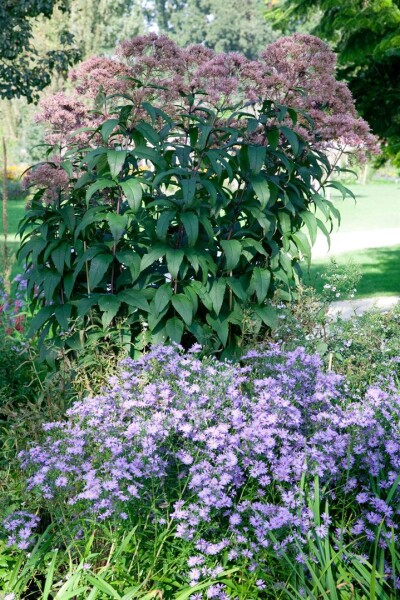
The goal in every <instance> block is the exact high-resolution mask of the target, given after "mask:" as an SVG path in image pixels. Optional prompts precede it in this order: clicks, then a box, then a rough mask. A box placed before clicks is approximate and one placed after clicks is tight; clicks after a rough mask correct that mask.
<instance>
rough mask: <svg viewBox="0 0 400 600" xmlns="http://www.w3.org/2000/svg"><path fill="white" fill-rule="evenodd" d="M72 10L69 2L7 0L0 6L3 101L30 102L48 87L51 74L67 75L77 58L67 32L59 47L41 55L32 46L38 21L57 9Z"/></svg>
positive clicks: (47, 17) (0, 67)
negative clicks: (24, 99) (23, 100)
mask: <svg viewBox="0 0 400 600" xmlns="http://www.w3.org/2000/svg"><path fill="white" fill-rule="evenodd" d="M56 7H57V8H58V9H59V10H60V11H61V12H66V11H68V9H69V5H68V2H67V0H5V1H3V2H2V3H1V4H0V23H1V27H0V56H1V59H0V98H9V99H11V98H19V97H21V96H22V97H25V98H27V100H28V101H29V102H32V101H34V100H35V99H37V97H38V92H39V91H41V90H42V89H43V88H45V87H46V86H47V85H49V83H50V81H51V75H52V73H53V72H54V71H55V70H57V71H58V72H66V71H67V70H68V68H69V66H70V65H71V64H72V63H73V62H74V61H76V59H77V58H78V53H77V48H76V47H75V46H73V38H72V36H71V34H70V33H69V32H68V31H67V30H62V31H60V35H59V47H58V48H56V49H51V50H48V51H44V52H42V51H41V50H40V49H39V48H40V47H39V46H38V45H36V44H34V43H33V28H34V25H35V19H37V18H38V17H41V16H42V17H43V18H45V19H50V18H51V16H52V15H53V11H54V9H55V8H56Z"/></svg>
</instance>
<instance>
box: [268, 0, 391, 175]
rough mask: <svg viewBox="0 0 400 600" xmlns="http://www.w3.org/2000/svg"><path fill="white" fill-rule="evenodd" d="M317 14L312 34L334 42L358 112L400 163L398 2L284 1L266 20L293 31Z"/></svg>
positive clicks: (341, 74) (386, 150)
mask: <svg viewBox="0 0 400 600" xmlns="http://www.w3.org/2000/svg"><path fill="white" fill-rule="evenodd" d="M318 10H320V19H319V21H318V22H317V24H316V26H315V27H314V28H313V29H312V33H314V34H315V35H318V36H319V37H321V38H322V39H325V40H327V41H330V42H331V43H332V44H333V46H334V48H335V50H336V52H337V53H338V55H339V63H340V69H339V75H340V77H341V78H342V79H345V80H346V81H347V82H348V84H349V87H350V89H351V91H352V92H353V95H354V97H355V100H356V103H357V108H358V110H359V112H360V113H361V114H362V116H363V117H364V118H365V119H366V120H367V121H368V122H369V123H370V125H371V127H372V129H373V131H374V132H375V133H376V134H377V135H379V136H380V137H381V138H382V139H383V140H384V141H385V145H384V150H385V153H386V156H390V157H391V158H392V159H393V160H394V161H395V163H396V164H397V165H400V104H399V97H400V0H368V1H367V2H366V1H365V0H335V2H332V0H281V2H279V3H278V4H277V5H276V4H275V6H274V7H272V10H271V11H269V13H268V18H271V19H273V21H274V22H275V25H276V26H277V27H278V28H280V29H281V30H283V31H288V30H289V31H290V30H293V27H296V24H299V23H304V20H305V19H307V18H308V17H311V16H314V15H315V14H316V12H317V11H318Z"/></svg>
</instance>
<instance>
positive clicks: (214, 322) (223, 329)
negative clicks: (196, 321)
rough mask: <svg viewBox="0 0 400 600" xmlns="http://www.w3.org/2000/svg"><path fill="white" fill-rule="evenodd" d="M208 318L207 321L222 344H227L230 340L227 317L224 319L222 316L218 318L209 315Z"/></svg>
mask: <svg viewBox="0 0 400 600" xmlns="http://www.w3.org/2000/svg"><path fill="white" fill-rule="evenodd" d="M206 319H207V323H208V324H209V325H211V327H212V328H213V330H214V331H215V332H216V334H217V336H218V338H219V340H220V341H221V344H222V345H223V346H226V343H227V341H228V335H229V321H228V319H227V318H224V319H222V318H221V317H220V316H218V317H217V318H216V319H214V318H213V317H212V316H211V315H207V316H206Z"/></svg>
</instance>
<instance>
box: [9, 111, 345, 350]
mask: <svg viewBox="0 0 400 600" xmlns="http://www.w3.org/2000/svg"><path fill="white" fill-rule="evenodd" d="M144 107H145V109H146V111H147V112H148V115H149V120H150V121H151V123H152V125H150V123H149V122H146V121H139V122H137V123H136V124H135V125H132V124H130V121H129V115H130V112H131V110H132V106H129V105H128V106H124V107H122V108H120V109H119V112H118V118H115V119H109V120H108V121H105V122H104V123H103V124H102V125H101V127H99V128H98V129H97V130H96V132H94V137H93V142H94V143H95V146H96V147H95V148H94V149H93V148H88V149H83V150H82V149H78V150H75V151H69V152H68V154H67V155H66V156H65V157H64V160H63V162H62V163H61V168H62V169H64V170H65V172H66V173H67V174H68V177H69V185H68V186H67V187H64V188H62V187H59V188H58V191H57V190H56V192H57V193H56V194H55V195H54V190H53V198H56V199H55V200H54V201H53V202H50V203H45V202H44V200H43V194H44V190H41V191H39V192H38V193H37V194H36V196H35V197H34V199H33V201H32V206H31V209H30V210H29V211H28V213H27V214H26V216H25V218H24V221H23V224H22V227H21V230H20V231H21V234H22V235H23V242H22V246H21V249H20V259H21V260H24V261H27V262H28V266H29V269H30V270H29V273H28V278H29V285H28V293H29V294H30V299H31V307H32V309H33V310H34V311H35V312H36V316H35V317H34V319H33V321H32V325H31V332H37V331H41V336H42V337H41V339H42V341H43V340H45V339H46V338H47V339H52V343H53V350H54V346H55V350H56V351H57V348H60V347H61V346H65V345H66V346H67V347H69V348H72V349H74V350H75V349H78V348H81V347H82V344H83V343H85V342H86V341H87V340H90V339H91V340H92V341H93V340H97V339H99V338H100V337H104V336H109V337H111V338H112V335H113V334H115V335H116V336H117V337H118V340H119V342H120V341H121V340H122V341H125V342H126V343H127V344H130V343H132V342H133V344H134V346H135V349H136V350H138V351H141V350H142V349H143V348H144V347H146V346H147V345H148V344H149V343H152V344H153V343H162V342H165V341H167V340H172V341H174V342H182V343H183V344H184V346H186V347H188V346H190V345H191V344H193V343H194V342H198V343H200V344H202V345H203V346H204V347H206V348H208V349H209V350H211V351H221V350H223V349H224V348H225V352H226V354H232V353H233V352H235V350H237V348H238V347H240V345H241V344H242V341H243V336H244V334H245V332H246V327H247V325H246V323H247V322H248V320H249V319H251V321H252V323H253V325H254V324H255V326H256V327H257V328H258V329H261V328H263V327H273V326H275V325H276V311H275V309H274V308H273V307H272V306H271V304H270V302H269V300H268V299H269V298H271V296H272V295H273V294H275V295H278V296H279V297H280V298H282V299H284V300H289V299H290V298H291V297H292V290H293V288H294V287H295V286H296V284H297V283H298V281H299V276H300V268H299V259H300V257H307V258H309V257H310V241H311V243H313V241H314V240H315V236H316V232H317V228H320V229H322V230H323V231H324V233H325V234H326V235H328V231H327V228H326V226H325V225H324V222H323V221H322V220H321V219H320V218H318V214H316V212H319V213H320V216H321V215H322V217H323V218H324V219H325V221H328V222H329V223H330V222H331V220H332V215H333V216H337V211H336V209H335V208H334V207H333V205H332V204H331V203H330V202H329V201H328V200H326V199H325V198H324V197H323V196H322V195H321V193H322V190H323V185H324V182H325V181H326V178H327V176H328V175H329V173H330V172H331V167H330V165H329V162H328V160H327V158H326V156H325V155H324V154H323V153H322V152H319V151H318V150H316V149H314V148H312V147H311V146H310V145H309V144H308V143H307V142H306V141H305V140H304V139H303V138H302V137H301V136H300V135H298V134H297V133H295V132H294V131H293V129H292V128H290V127H289V126H288V122H289V123H290V122H292V124H293V127H294V125H295V123H296V119H297V113H296V112H295V111H293V110H292V109H288V108H286V107H283V106H278V105H274V104H273V103H272V102H269V101H266V102H264V104H263V105H262V107H261V108H260V110H259V112H256V111H254V114H250V113H248V112H247V113H246V112H240V111H236V112H235V113H233V114H232V115H231V116H230V117H229V118H228V117H227V116H226V115H225V116H224V119H222V120H221V118H220V117H219V116H218V115H217V114H216V113H214V112H213V111H212V110H210V109H206V108H202V107H201V106H200V107H197V108H194V105H193V110H192V112H188V113H184V114H181V115H180V116H179V117H178V118H177V119H176V120H172V119H171V118H170V117H168V116H167V115H166V114H165V113H163V112H162V111H161V110H159V109H156V108H154V107H153V106H150V105H144ZM53 166H54V168H55V169H56V165H55V164H54V165H53ZM59 179H60V178H59ZM332 185H339V184H332ZM50 186H51V181H49V187H50ZM316 189H318V190H319V192H317V191H316ZM47 191H48V190H47ZM344 193H346V190H344ZM303 226H306V228H307V230H308V233H309V237H310V241H309V239H308V238H307V236H306V235H305V233H304V231H302V230H301V229H302V227H303Z"/></svg>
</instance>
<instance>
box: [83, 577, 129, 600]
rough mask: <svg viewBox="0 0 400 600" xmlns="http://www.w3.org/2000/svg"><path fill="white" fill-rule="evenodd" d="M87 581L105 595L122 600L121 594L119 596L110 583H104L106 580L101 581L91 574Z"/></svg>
mask: <svg viewBox="0 0 400 600" xmlns="http://www.w3.org/2000/svg"><path fill="white" fill-rule="evenodd" d="M86 579H87V580H88V581H89V583H91V584H92V585H93V586H94V587H95V588H96V589H98V590H99V591H100V592H102V593H103V594H107V596H111V598H114V599H115V600H121V596H120V594H118V592H117V591H116V590H115V589H114V588H113V587H111V585H110V584H109V583H107V582H106V581H104V579H101V578H100V577H98V576H97V575H89V574H87V575H86Z"/></svg>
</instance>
